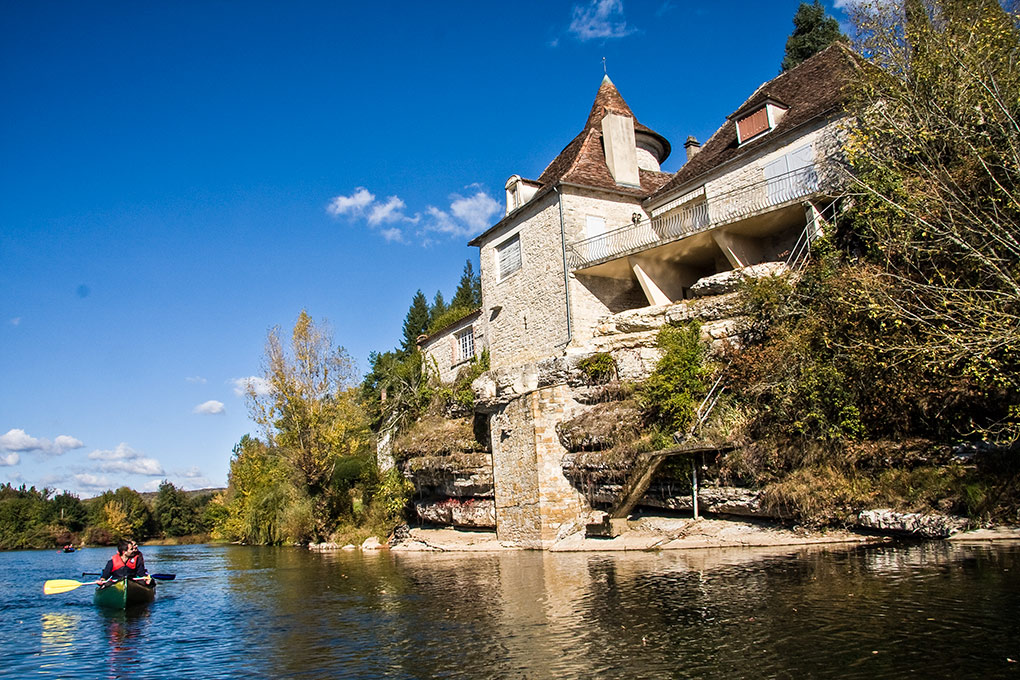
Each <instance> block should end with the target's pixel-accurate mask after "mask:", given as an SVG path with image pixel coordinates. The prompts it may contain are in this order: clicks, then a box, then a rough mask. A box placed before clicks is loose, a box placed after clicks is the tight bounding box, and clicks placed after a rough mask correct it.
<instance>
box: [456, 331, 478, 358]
mask: <svg viewBox="0 0 1020 680" xmlns="http://www.w3.org/2000/svg"><path fill="white" fill-rule="evenodd" d="M457 347H458V348H459V350H460V354H459V356H458V357H457V360H458V361H466V360H467V359H470V358H472V357H474V355H475V331H474V329H473V328H468V329H467V330H466V331H464V332H463V333H458V334H457Z"/></svg>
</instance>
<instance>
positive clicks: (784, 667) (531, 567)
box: [0, 543, 1020, 678]
mask: <svg viewBox="0 0 1020 680" xmlns="http://www.w3.org/2000/svg"><path fill="white" fill-rule="evenodd" d="M150 555H151V557H150ZM8 557H10V561H9V562H8V570H7V572H5V570H3V569H0V585H3V586H5V587H6V590H4V589H2V588H0V593H3V594H4V595H3V596H4V597H6V598H7V599H5V600H3V602H2V607H3V610H4V614H10V613H12V612H17V614H16V616H9V615H8V616H3V617H0V674H6V675H9V676H10V677H18V678H25V677H38V676H46V675H48V676H53V675H56V676H64V677H66V676H67V675H68V670H69V669H73V670H74V675H77V676H79V677H90V678H91V677H131V676H133V677H153V678H163V677H174V678H176V677H208V676H212V677H274V678H276V677H279V678H321V677H357V678H424V677H438V678H476V677H487V678H488V677H492V678H546V677H556V678H616V677H627V678H662V677H669V678H686V677H698V678H730V677H834V676H835V677H849V678H854V677H859V678H872V677H901V676H910V675H922V676H938V677H954V676H961V677H974V676H982V675H985V676H1003V675H1006V674H1007V673H1010V672H1011V673H1017V671H1020V664H1010V663H1009V662H1008V661H1007V659H1009V658H1012V659H1018V658H1020V649H1018V648H1017V645H1018V644H1020V643H1018V641H1020V623H1018V620H1017V618H1016V616H1015V612H1016V611H1018V610H1020V579H1017V578H1016V575H1017V573H1018V571H1017V570H1018V569H1020V564H1018V561H1020V548H1018V547H1015V546H1014V547H1008V546H995V547H989V546H958V545H951V544H944V543H931V544H927V543H926V544H918V545H911V546H902V545H901V546H892V545H888V546H887V545H880V546H870V547H860V546H852V547H842V548H834V547H815V548H776V549H738V550H698V551H689V552H678V551H667V552H660V553H625V554H617V553H613V554H605V553H604V554H597V553H543V552H511V553H490V554H452V553H439V554H437V553H428V554H424V553H419V554H415V553H390V552H387V551H380V552H364V553H362V552H338V553H332V554H328V553H327V554H319V553H310V552H308V551H305V550H301V549H297V548H249V547H241V546H163V547H155V546H154V547H150V548H148V549H147V554H146V558H147V561H148V560H150V559H151V561H152V564H153V565H154V566H155V565H158V566H159V571H165V572H171V573H177V574H178V577H177V579H176V580H175V581H172V582H168V583H165V584H163V585H161V586H160V593H159V596H158V597H157V600H156V602H155V603H153V604H152V605H150V606H148V607H144V608H141V609H139V610H131V611H128V612H117V611H109V610H101V609H97V608H95V607H93V606H92V605H91V594H90V593H88V592H85V591H86V590H88V589H80V591H81V592H76V593H73V594H68V596H66V597H64V598H63V599H56V598H49V599H41V598H39V596H38V593H37V590H38V584H35V586H36V587H35V589H34V590H33V589H29V588H27V587H26V586H23V585H22V584H21V582H20V581H19V580H17V579H16V578H14V577H13V576H7V575H5V573H8V572H9V573H11V574H13V573H15V571H16V570H14V569H12V568H11V567H10V565H13V564H18V566H19V568H30V569H31V568H35V567H36V566H45V564H46V563H45V559H44V558H43V557H40V558H39V559H40V565H34V564H33V563H31V560H32V559H33V556H32V555H24V554H23V555H17V556H8V555H3V554H0V566H3V565H2V561H3V560H4V559H6V558H8ZM54 576H61V574H54ZM4 579H6V580H4ZM36 623H37V624H38V625H34V624H36Z"/></svg>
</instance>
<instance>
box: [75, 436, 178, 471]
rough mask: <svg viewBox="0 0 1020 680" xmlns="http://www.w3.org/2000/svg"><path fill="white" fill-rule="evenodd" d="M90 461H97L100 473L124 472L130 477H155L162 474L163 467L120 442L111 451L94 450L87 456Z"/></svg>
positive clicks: (153, 459) (156, 461)
mask: <svg viewBox="0 0 1020 680" xmlns="http://www.w3.org/2000/svg"><path fill="white" fill-rule="evenodd" d="M89 459H90V460H98V461H100V463H99V470H100V471H101V472H124V473H127V474H132V475H148V476H157V475H162V474H164V472H163V466H162V465H160V463H159V461H158V460H156V459H155V458H146V457H145V456H143V455H142V454H141V453H139V452H138V451H135V450H134V449H133V448H131V447H130V446H128V445H127V444H125V443H123V442H121V443H120V444H118V445H117V448H116V449H113V450H112V451H109V450H107V451H103V450H100V449H96V450H95V451H93V452H92V453H90V454H89Z"/></svg>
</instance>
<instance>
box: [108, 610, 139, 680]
mask: <svg viewBox="0 0 1020 680" xmlns="http://www.w3.org/2000/svg"><path fill="white" fill-rule="evenodd" d="M98 612H99V617H98V618H99V621H98V624H99V626H100V627H101V629H102V631H103V633H104V636H105V638H106V643H107V644H106V650H107V653H106V668H105V671H106V673H105V675H106V677H108V678H124V677H130V676H132V675H137V674H138V671H139V669H140V668H141V667H142V660H143V658H144V653H143V646H144V645H143V643H144V641H145V637H146V631H147V628H148V624H149V620H150V613H149V608H148V607H147V606H142V607H132V608H130V609H126V610H115V609H99V610H98Z"/></svg>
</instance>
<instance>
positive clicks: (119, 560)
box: [110, 553, 138, 573]
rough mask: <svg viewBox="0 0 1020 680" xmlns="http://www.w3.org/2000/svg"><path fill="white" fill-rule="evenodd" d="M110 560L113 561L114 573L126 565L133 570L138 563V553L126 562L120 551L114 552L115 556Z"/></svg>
mask: <svg viewBox="0 0 1020 680" xmlns="http://www.w3.org/2000/svg"><path fill="white" fill-rule="evenodd" d="M110 561H111V562H113V571H114V573H116V572H117V571H119V570H121V569H123V568H124V567H127V568H128V569H132V570H133V569H134V568H135V567H136V566H137V565H138V555H135V556H134V557H132V558H131V559H130V560H128V561H127V562H125V561H124V558H123V557H121V556H120V553H114V555H113V557H111V558H110Z"/></svg>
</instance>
